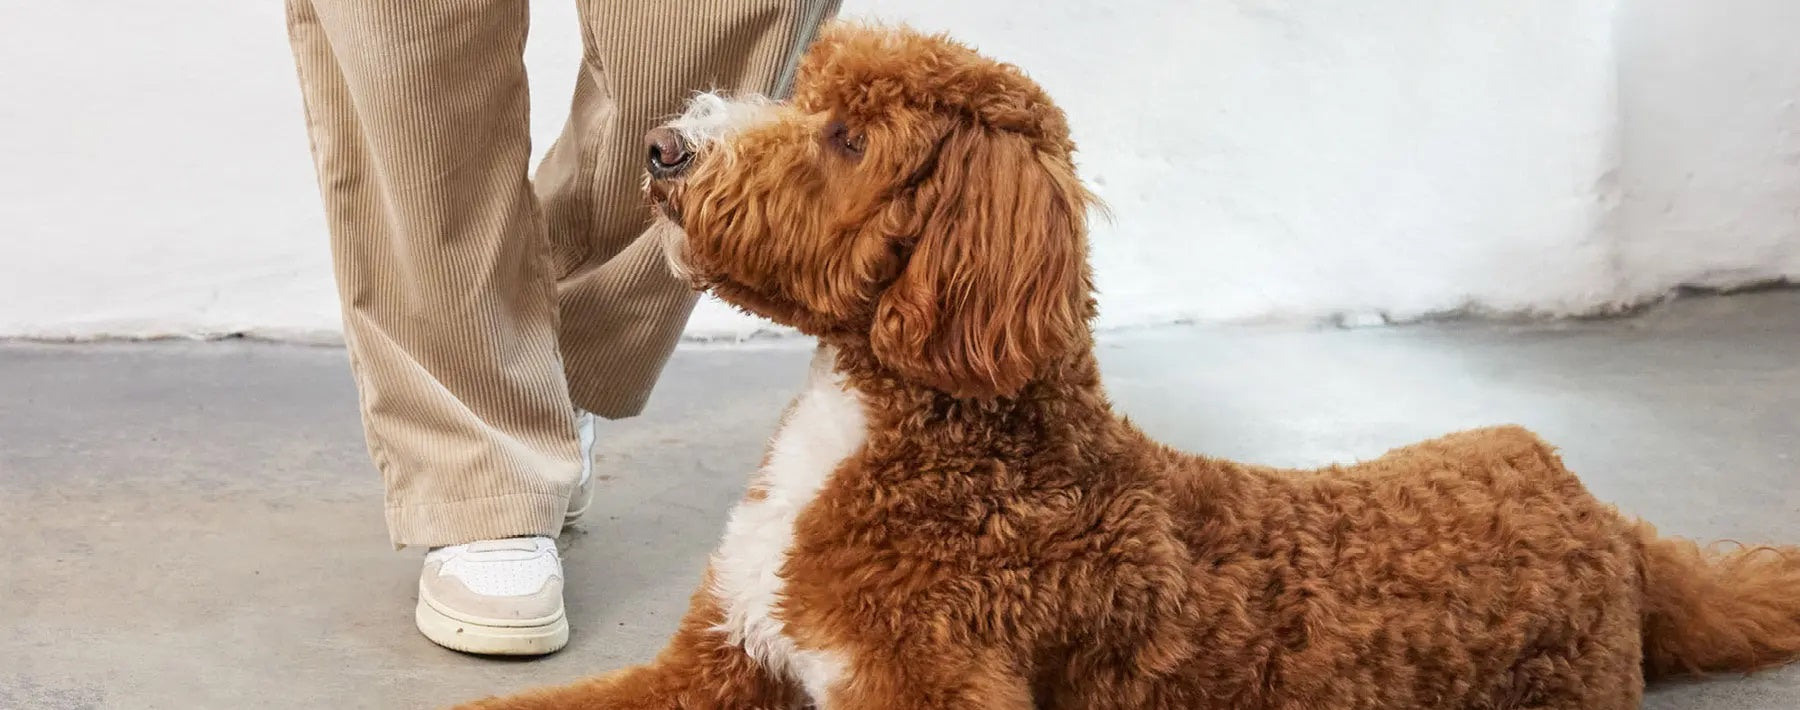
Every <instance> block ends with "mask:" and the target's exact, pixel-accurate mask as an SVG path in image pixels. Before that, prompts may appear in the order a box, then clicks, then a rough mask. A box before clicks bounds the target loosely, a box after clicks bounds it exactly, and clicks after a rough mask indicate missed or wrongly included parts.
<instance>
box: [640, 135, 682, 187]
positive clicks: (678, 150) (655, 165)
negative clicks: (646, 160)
mask: <svg viewBox="0 0 1800 710" xmlns="http://www.w3.org/2000/svg"><path fill="white" fill-rule="evenodd" d="M644 144H645V145H646V146H648V147H649V148H650V176H651V177H654V178H658V179H668V178H672V177H679V176H680V175H681V174H682V173H684V172H687V168H688V164H689V163H691V162H693V160H694V153H693V152H692V151H690V150H688V145H687V141H685V140H682V139H681V132H680V131H677V130H675V129H673V128H667V127H661V128H653V129H651V130H650V133H648V134H646V135H645V136H644Z"/></svg>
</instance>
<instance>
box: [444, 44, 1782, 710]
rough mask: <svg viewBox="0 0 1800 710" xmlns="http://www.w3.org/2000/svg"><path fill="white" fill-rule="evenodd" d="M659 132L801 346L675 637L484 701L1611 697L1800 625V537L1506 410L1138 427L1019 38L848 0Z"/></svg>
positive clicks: (723, 289)
mask: <svg viewBox="0 0 1800 710" xmlns="http://www.w3.org/2000/svg"><path fill="white" fill-rule="evenodd" d="M649 143H650V155H651V162H650V171H651V174H652V179H651V181H650V187H649V191H650V194H651V196H652V200H653V201H654V202H655V203H656V205H657V208H658V210H659V212H660V213H661V214H662V215H663V217H661V218H660V219H661V220H662V222H663V224H664V225H665V231H666V233H667V234H668V235H669V239H670V241H671V246H672V250H673V254H674V260H675V261H677V262H678V263H679V265H680V266H681V267H682V268H684V269H686V273H688V274H690V275H691V276H692V277H693V278H695V279H696V281H697V283H699V284H700V285H703V286H705V287H707V288H710V289H712V291H713V292H714V293H716V294H718V295H719V296H720V297H722V298H724V299H725V300H727V301H729V302H731V303H733V304H736V305H738V306H740V307H742V308H744V309H746V310H748V311H750V312H753V313H757V314H760V315H762V316H765V317H768V318H770V319H773V320H775V321H778V322H780V323H785V324H789V325H792V326H794V327H796V328H798V329H799V330H801V331H803V332H805V333H808V334H811V335H813V336H816V337H817V338H818V339H819V341H820V348H819V354H818V356H817V357H816V359H815V361H814V365H813V370H812V374H811V378H810V381H809V382H808V384H807V385H806V387H805V389H804V390H803V392H802V393H801V394H800V395H799V397H798V398H797V399H795V400H794V403H793V404H792V406H791V407H790V408H789V409H788V411H787V412H786V414H785V416H784V417H783V420H782V425H781V427H780V430H779V432H778V433H777V434H776V435H775V438H774V440H773V442H772V443H771V444H770V447H769V449H768V453H767V456H766V458H765V459H764V462H763V464H762V466H761V467H760V469H759V470H758V471H757V472H756V474H755V477H754V478H753V480H752V482H751V484H750V488H749V493H748V494H747V495H746V496H745V498H744V499H743V502H742V503H741V504H740V505H738V507H737V508H736V510H735V511H734V512H733V513H732V516H731V519H730V523H729V524H728V526H727V528H726V531H725V536H724V540H723V542H722V543H721V544H720V546H719V549H718V552H717V554H716V555H715V556H714V557H713V559H712V563H711V565H710V568H709V570H708V572H707V576H706V579H705V581H704V583H703V584H702V585H701V586H700V588H699V590H698V591H697V592H696V593H695V594H694V596H693V601H692V608H691V610H690V611H689V612H688V615H687V617H686V619H685V620H684V621H683V622H682V624H681V628H680V630H679V631H678V632H677V633H676V634H675V636H674V638H673V639H672V640H671V641H670V642H669V645H668V648H667V649H666V650H665V651H663V652H662V654H661V655H660V656H658V657H657V658H656V659H655V660H654V661H653V662H651V663H649V664H647V665H643V666H639V667H636V668H631V669H627V670H623V671H618V672H614V673H612V674H609V675H603V676H600V677H597V678H595V679H592V680H588V681H584V682H581V683H578V684H575V685H571V686H567V687H561V688H552V689H546V690H540V691H536V692H532V693H528V694H525V695H520V696H517V697H510V698H499V699H490V700H486V701H482V702H478V703H475V704H473V705H470V706H469V707H474V708H488V709H506V710H525V709H528V708H530V709H538V708H543V709H548V708H596V709H609V710H627V709H633V710H635V709H644V710H650V709H655V710H669V709H673V708H687V709H698V708H731V709H751V708H757V709H767V710H774V709H778V708H780V709H786V708H805V707H817V708H824V709H827V710H839V709H843V708H880V709H884V710H885V709H905V710H927V709H943V708H948V709H968V710H977V709H980V710H988V709H996V708H997V709H1002V710H1032V709H1035V708H1093V709H1098V708H1134V709H1135V708H1151V709H1165V708H1166V709H1171V710H1173V709H1176V708H1180V709H1184V710H1185V709H1189V708H1218V709H1220V710H1227V709H1229V710H1245V709H1253V708H1285V709H1290V710H1326V709H1339V708H1341V709H1346V710H1348V709H1351V708H1364V709H1369V710H1374V709H1381V710H1402V709H1409V708H1416V709H1421V710H1423V709H1431V710H1445V709H1449V710H1476V709H1482V710H1487V709H1492V710H1502V709H1504V710H1514V709H1519V710H1522V709H1525V708H1544V709H1555V710H1625V709H1627V708H1636V707H1638V705H1639V699H1640V696H1641V695H1642V693H1643V687H1644V680H1645V678H1646V677H1657V676H1665V675H1669V674H1675V673H1690V672H1695V673H1697V672H1705V671H1738V670H1749V669H1755V668H1761V667H1765V666H1771V665H1775V664H1780V663H1785V662H1787V661H1789V660H1791V659H1793V658H1794V657H1795V656H1796V653H1797V652H1800V548H1793V547H1781V548H1757V549H1753V550H1741V551H1736V552H1730V553H1719V554H1713V553H1709V552H1704V551H1702V550H1701V549H1700V548H1698V547H1696V546H1695V545H1693V544H1691V543H1687V542H1682V541H1677V540H1670V539H1663V538H1658V537H1657V536H1656V535H1655V533H1654V532H1653V531H1652V530H1651V529H1650V528H1649V526H1647V525H1644V524H1642V523H1638V522H1636V521H1634V520H1632V519H1630V518H1628V517H1625V516H1623V515H1621V514H1619V513H1618V512H1616V511H1614V510H1613V509H1612V508H1611V507H1608V506H1607V505H1605V504H1602V503H1601V502H1600V501H1597V500H1595V499H1594V498H1593V496H1591V495H1590V494H1589V493H1588V492H1587V491H1586V490H1585V489H1583V487H1582V485H1581V483H1580V482H1579V481H1577V480H1576V478H1575V476H1574V475H1573V474H1571V473H1569V471H1568V470H1566V469H1565V468H1564V467H1563V464H1562V462H1561V461H1559V460H1558V458H1557V456H1556V454H1555V453H1554V452H1553V451H1552V449H1551V448H1550V447H1549V446H1547V445H1545V444H1544V443H1543V442H1541V441H1539V440H1538V439H1537V438H1536V437H1535V436H1533V435H1532V434H1531V433H1529V432H1527V431H1525V430H1523V429H1518V428H1495V429H1484V430H1479V431H1470V432H1464V433H1460V434H1455V435H1451V436H1447V437H1444V438H1441V439H1437V440H1434V441H1429V442H1425V443H1422V444H1418V445H1415V446H1411V447H1408V448H1404V449H1400V450H1397V451H1394V452H1392V453H1389V454H1387V455H1385V456H1383V457H1381V458H1379V459H1377V460H1374V461H1370V462H1368V463H1363V464H1358V465H1355V466H1343V467H1333V468H1329V469H1325V470H1322V471H1285V470H1275V469H1271V468H1266V467H1260V466H1253V465H1247V464H1239V463H1233V462H1229V461H1221V460H1217V459H1211V458H1205V457H1202V456H1196V455H1191V454H1187V453H1182V452H1179V451H1174V450H1171V449H1169V448H1167V447H1165V446H1162V445H1160V444H1158V443H1156V442H1155V441H1152V440H1150V439H1148V438H1146V437H1145V436H1144V435H1143V434H1142V433H1140V432H1139V431H1138V430H1137V429H1136V428H1134V427H1133V426H1132V425H1131V424H1130V423H1129V422H1127V421H1125V420H1123V419H1121V418H1120V417H1119V416H1118V415H1117V414H1115V413H1114V412H1113V410H1112V409H1111V407H1110V406H1109V405H1108V403H1107V399H1106V394H1105V392H1104V390H1103V389H1102V387H1101V383H1100V373H1099V371H1098V369H1097V367H1096V365H1095V358H1094V355H1093V353H1092V344H1093V341H1092V336H1091V331H1090V327H1089V322H1090V319H1091V318H1092V316H1093V313H1094V302H1093V300H1092V298H1091V295H1090V291H1091V289H1090V276H1089V269H1088V266H1087V263H1086V235H1087V229H1086V217H1085V213H1086V211H1087V209H1088V208H1089V206H1090V203H1091V202H1092V198H1091V196H1090V195H1089V193H1088V192H1087V191H1086V190H1084V189H1083V187H1082V186H1081V184H1080V182H1079V181H1078V180H1077V178H1076V173H1075V170H1074V168H1073V165H1072V163H1071V157H1070V156H1071V153H1072V151H1073V149H1074V146H1073V145H1072V144H1071V142H1070V140H1069V132H1068V126H1067V124H1066V122H1065V119H1064V117H1063V114H1062V112H1061V111H1060V110H1058V109H1057V107H1056V106H1055V105H1053V104H1052V103H1051V102H1050V99H1049V97H1048V96H1046V95H1045V94H1044V91H1043V90H1042V89H1040V88H1039V87H1038V86H1037V85H1036V84H1034V83H1033V82H1032V81H1030V80H1029V79H1027V78H1026V77H1025V76H1024V75H1023V74H1022V73H1020V72H1019V71H1018V70H1017V69H1015V68H1013V67H1011V66H1007V65H1003V64H999V63H996V62H994V61H991V60H988V59H985V58H983V57H981V56H979V55H977V54H976V53H975V52H973V51H971V50H970V49H968V48H966V47H964V46H962V45H959V44H956V43H954V42H951V41H949V40H947V39H944V38H942V37H936V36H926V35H922V34H918V33H915V32H911V31H907V30H892V29H876V28H867V27H855V26H849V25H839V26H835V27H832V28H830V29H829V30H828V31H827V32H826V33H825V34H824V36H822V37H821V39H820V40H819V41H818V43H817V44H816V45H815V47H814V48H813V49H812V50H811V52H810V53H809V54H808V56H807V58H806V59H805V61H804V64H803V66H802V68H801V74H800V78H799V80H798V84H797V88H796V96H795V98H794V100H793V102H792V103H791V104H773V103H767V102H758V101H728V100H725V99H722V98H719V97H715V96H701V97H699V98H697V99H695V101H694V103H693V104H692V106H691V108H690V109H689V110H688V112H687V113H686V114H685V115H684V116H682V117H681V118H680V119H678V120H676V121H675V122H673V123H672V124H670V126H668V127H665V128H662V129H658V130H657V131H655V132H652V133H651V135H650V136H649Z"/></svg>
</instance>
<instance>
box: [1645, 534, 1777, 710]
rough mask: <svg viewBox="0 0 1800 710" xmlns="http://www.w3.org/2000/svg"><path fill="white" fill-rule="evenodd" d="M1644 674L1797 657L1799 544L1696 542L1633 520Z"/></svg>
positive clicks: (1761, 664) (1732, 667)
mask: <svg viewBox="0 0 1800 710" xmlns="http://www.w3.org/2000/svg"><path fill="white" fill-rule="evenodd" d="M1637 534H1638V536H1639V541H1640V542H1639V544H1640V546H1641V547H1642V549H1643V560H1644V675H1645V676H1646V677H1648V678H1660V677H1667V676H1671V675H1683V674H1692V675H1698V674H1703V673H1713V672H1746V673H1747V672H1750V671H1755V670H1760V669H1764V668H1769V667H1772V666H1779V665H1782V664H1785V663H1789V662H1791V661H1795V660H1800V547H1794V546H1784V547H1742V546H1734V547H1732V548H1730V549H1723V548H1714V549H1702V548H1701V547H1700V546H1699V545H1696V544H1694V543H1693V542H1690V541H1687V540H1682V539H1678V538H1662V537H1658V536H1657V535H1656V529H1655V528H1652V527H1650V526H1649V525H1647V524H1643V523H1638V525H1637Z"/></svg>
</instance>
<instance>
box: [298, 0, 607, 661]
mask: <svg viewBox="0 0 1800 710" xmlns="http://www.w3.org/2000/svg"><path fill="white" fill-rule="evenodd" d="M526 12H527V5H526V3H524V2H495V1H493V0H289V3H288V25H289V31H290V36H291V40H292V44H293V49H294V55H295V61H296V64H297V65H298V68H299V72H300V78H301V85H302V88H303V94H304V99H305V104H306V108H307V128H308V131H309V133H310V135H311V138H312V143H313V154H314V159H315V162H316V164H317V169H318V174H319V185H320V191H321V193H322V196H323V199H324V203H325V210H326V215H327V218H328V222H329V225H330V231H331V245H332V252H333V264H334V269H335V271H336V276H337V282H338V288H339V295H340V297H341V298H342V301H343V317H344V333H345V340H346V343H347V345H348V346H349V352H350V359H351V365H352V371H353V373H354V375H355V378H356V384H357V389H358V392H359V394H360V396H361V405H362V414H363V424H364V430H365V433H366V436H367V439H368V444H369V450H370V453H371V455H372V456H373V458H374V460H375V463H376V466H377V467H378V468H379V469H380V471H381V475H382V480H383V482H384V483H385V484H386V492H387V503H386V505H387V523H388V529H389V532H390V534H391V536H392V541H393V542H394V543H395V544H396V545H419V546H441V549H437V550H434V551H433V552H431V553H430V554H429V555H428V556H427V558H426V568H425V574H424V575H422V576H421V580H420V604H419V612H418V613H419V625H420V628H421V630H423V631H425V633H426V635H427V636H428V637H431V638H432V640H433V641H437V642H438V643H441V644H445V645H448V646H451V647H453V648H460V649H463V650H473V651H483V652H492V653H542V652H548V651H551V650H554V649H555V648H557V647H560V646H561V645H562V643H563V641H564V640H565V639H566V638H567V633H568V632H567V625H566V622H565V621H564V619H563V607H562V593H561V567H560V564H559V561H558V559H557V557H556V550H555V547H554V543H553V542H551V541H550V540H548V539H547V538H546V537H543V536H551V535H555V534H556V533H557V532H558V531H559V530H560V528H561V526H562V522H563V516H564V514H565V506H566V505H567V503H568V500H569V496H570V491H571V489H572V488H574V486H575V484H576V480H577V477H578V476H579V475H580V472H581V470H582V464H581V462H580V460H579V456H578V453H577V449H578V447H577V439H576V428H575V420H574V417H573V405H572V404H571V402H570V399H569V394H568V389H567V385H566V384H565V382H564V380H563V373H562V361H561V357H560V354H559V352H558V348H557V344H556V311H555V308H556V307H555V298H554V293H555V292H554V274H553V273H552V269H551V263H550V255H549V249H548V242H547V240H546V238H545V233H544V226H543V220H542V217H541V215H540V212H539V208H538V204H537V200H536V198H535V196H534V194H533V191H532V188H531V184H530V182H529V180H528V178H527V167H528V165H527V164H528V161H529V156H530V135H529V121H528V120H527V119H528V110H529V109H528V100H527V91H526V85H525V69H524V64H523V61H522V53H523V47H524V41H525V31H526V25H527V14H526ZM525 536H538V537H536V538H535V539H533V538H530V537H525ZM506 538H515V539H506ZM466 543H473V544H466ZM428 617H429V619H428ZM428 621H430V622H431V623H428ZM464 626H466V627H467V631H468V633H461V634H452V633H451V632H452V631H462V630H463V628H462V627H464ZM488 627H491V628H488ZM483 628H488V630H487V631H483V630H482V629H483ZM488 631H491V632H492V633H488Z"/></svg>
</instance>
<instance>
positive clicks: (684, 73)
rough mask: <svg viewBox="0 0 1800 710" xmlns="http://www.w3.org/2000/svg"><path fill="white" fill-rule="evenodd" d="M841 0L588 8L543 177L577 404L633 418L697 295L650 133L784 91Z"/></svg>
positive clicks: (691, 1) (655, 2)
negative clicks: (653, 223) (649, 169)
mask: <svg viewBox="0 0 1800 710" xmlns="http://www.w3.org/2000/svg"><path fill="white" fill-rule="evenodd" d="M838 5H839V1H838V0H635V1H633V2H624V1H622V0H579V7H580V9H581V16H582V24H583V27H582V38H583V40H584V41H585V44H586V52H585V58H586V65H587V67H586V69H587V71H585V72H584V73H583V74H582V76H581V78H580V80H579V85H578V87H577V89H576V95H575V102H574V108H573V110H572V111H571V114H570V119H569V122H568V124H567V126H566V127H565V128H564V130H563V134H562V137H561V138H559V139H558V140H557V142H556V145H555V146H554V147H552V149H551V150H550V153H549V155H547V156H546V157H545V159H544V164H543V166H542V167H540V168H539V169H538V174H537V185H538V194H539V195H541V196H542V198H543V204H544V212H545V217H546V219H547V220H548V225H549V231H550V240H551V244H552V246H553V248H554V250H555V253H556V258H557V262H558V267H559V273H561V274H562V280H561V285H560V288H559V292H560V294H561V309H562V318H561V321H560V322H561V339H560V340H561V343H562V350H563V357H564V358H565V360H566V366H567V369H568V377H569V388H570V392H571V394H572V395H573V397H574V400H575V402H576V404H577V405H579V406H581V407H582V408H584V409H586V410H588V411H591V412H594V413H596V414H599V415H600V416H604V417H607V418H614V419H616V418H621V417H629V416H632V415H635V414H637V413H638V412H639V411H640V410H641V409H642V408H643V406H644V402H645V400H646V399H647V398H648V397H649V394H650V390H651V387H652V386H653V385H654V384H655V381H656V378H657V376H658V375H659V374H660V373H661V372H662V367H663V364H664V363H665V362H666V361H667V360H668V357H669V353H670V351H671V350H673V349H674V347H675V343H676V341H677V339H678V338H679V337H680V335H681V330H682V327H683V325H684V324H685V323H686V322H687V317H688V314H689V313H690V312H691V311H692V310H693V307H694V301H695V295H694V293H693V292H692V290H690V289H689V288H688V286H687V284H685V283H683V282H681V281H680V280H678V279H676V278H675V277H674V276H673V275H672V274H671V273H670V271H669V268H668V266H667V261H666V260H665V258H664V257H663V255H662V252H661V247H660V245H658V244H657V243H656V241H655V240H652V239H638V236H639V235H640V234H642V233H643V231H644V228H645V227H646V226H647V225H648V224H649V219H650V210H649V208H648V207H647V206H646V203H645V201H644V196H643V193H642V186H643V182H642V181H643V177H644V143H643V141H644V134H645V133H647V132H649V130H650V129H651V128H653V127H654V126H656V125H657V124H658V123H660V122H661V121H663V120H665V119H667V118H670V117H673V116H675V115H677V114H679V113H680V112H681V110H682V106H683V104H684V102H685V101H686V100H687V98H688V97H689V96H690V95H692V94H693V93H694V92H696V91H704V90H713V89H721V90H726V91H734V92H756V93H761V94H768V95H775V96H779V95H782V94H784V93H786V91H787V88H788V84H789V83H790V81H791V80H792V74H793V70H794V67H795V65H796V64H797V62H798V59H799V55H800V53H801V52H802V51H803V50H804V49H805V47H806V45H807V44H809V43H810V42H811V40H812V38H813V36H814V35H815V34H816V32H817V30H818V28H819V25H820V24H821V23H822V22H823V21H825V20H826V19H828V18H830V17H832V16H833V15H835V14H836V12H837V9H838Z"/></svg>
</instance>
